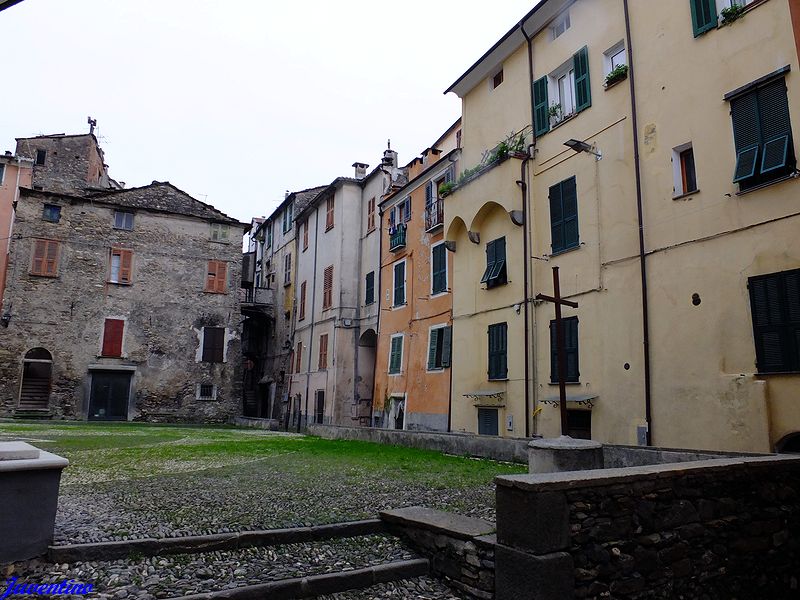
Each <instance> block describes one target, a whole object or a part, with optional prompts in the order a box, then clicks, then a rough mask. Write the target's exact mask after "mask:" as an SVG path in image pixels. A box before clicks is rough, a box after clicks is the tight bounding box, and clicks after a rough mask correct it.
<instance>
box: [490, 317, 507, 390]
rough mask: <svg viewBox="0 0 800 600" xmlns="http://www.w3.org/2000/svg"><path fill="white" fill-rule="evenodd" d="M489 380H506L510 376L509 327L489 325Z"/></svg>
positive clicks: (501, 324)
mask: <svg viewBox="0 0 800 600" xmlns="http://www.w3.org/2000/svg"><path fill="white" fill-rule="evenodd" d="M488 337H489V379H505V378H506V377H507V376H508V358H507V346H508V339H507V337H508V325H507V324H506V323H496V324H494V325H489V330H488Z"/></svg>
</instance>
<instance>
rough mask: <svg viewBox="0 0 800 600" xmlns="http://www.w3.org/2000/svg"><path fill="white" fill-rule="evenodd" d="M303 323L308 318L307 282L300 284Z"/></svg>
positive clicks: (300, 317) (301, 318)
mask: <svg viewBox="0 0 800 600" xmlns="http://www.w3.org/2000/svg"><path fill="white" fill-rule="evenodd" d="M298 318H299V319H300V320H301V321H302V320H303V319H305V318H306V282H305V281H304V282H303V283H301V284H300V316H299V317H298Z"/></svg>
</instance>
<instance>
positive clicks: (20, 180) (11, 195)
mask: <svg viewBox="0 0 800 600" xmlns="http://www.w3.org/2000/svg"><path fill="white" fill-rule="evenodd" d="M32 166H33V161H32V160H30V159H26V158H22V157H19V156H15V155H13V154H11V153H10V152H6V153H5V154H4V155H2V156H0V308H2V306H3V293H4V291H5V289H6V271H7V270H8V252H9V248H10V247H11V234H12V233H13V223H14V202H15V201H16V200H17V190H18V189H19V187H20V186H22V187H31V174H32V172H33V170H32Z"/></svg>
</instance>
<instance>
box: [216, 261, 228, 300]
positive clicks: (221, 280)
mask: <svg viewBox="0 0 800 600" xmlns="http://www.w3.org/2000/svg"><path fill="white" fill-rule="evenodd" d="M227 289H228V263H226V262H223V261H221V260H218V261H217V288H216V291H217V293H220V294H224V293H225V292H226V291H227Z"/></svg>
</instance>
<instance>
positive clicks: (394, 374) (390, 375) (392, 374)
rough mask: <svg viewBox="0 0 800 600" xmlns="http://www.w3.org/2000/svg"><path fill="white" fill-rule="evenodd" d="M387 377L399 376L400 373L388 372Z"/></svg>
mask: <svg viewBox="0 0 800 600" xmlns="http://www.w3.org/2000/svg"><path fill="white" fill-rule="evenodd" d="M388 375H389V377H399V376H400V375H402V373H389V374H388Z"/></svg>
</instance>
